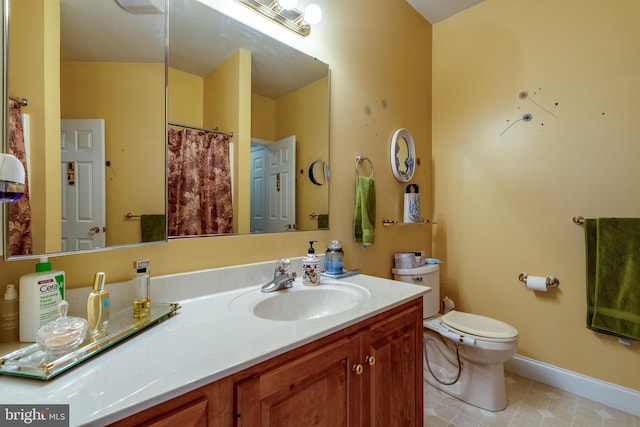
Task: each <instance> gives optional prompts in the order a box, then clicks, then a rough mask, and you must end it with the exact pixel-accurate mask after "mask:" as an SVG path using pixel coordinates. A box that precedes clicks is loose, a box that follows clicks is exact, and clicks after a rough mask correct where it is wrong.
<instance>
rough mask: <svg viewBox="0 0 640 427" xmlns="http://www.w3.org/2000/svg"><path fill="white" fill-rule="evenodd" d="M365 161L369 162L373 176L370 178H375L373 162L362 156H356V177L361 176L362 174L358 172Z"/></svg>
mask: <svg viewBox="0 0 640 427" xmlns="http://www.w3.org/2000/svg"><path fill="white" fill-rule="evenodd" d="M363 160H366V161H367V162H369V167H370V168H371V175H369V176H373V162H372V161H371V159H369V158H368V157H365V156H361V155H360V154H358V155H357V156H356V175H360V173H359V172H358V165H359V164H360V162H361V161H363Z"/></svg>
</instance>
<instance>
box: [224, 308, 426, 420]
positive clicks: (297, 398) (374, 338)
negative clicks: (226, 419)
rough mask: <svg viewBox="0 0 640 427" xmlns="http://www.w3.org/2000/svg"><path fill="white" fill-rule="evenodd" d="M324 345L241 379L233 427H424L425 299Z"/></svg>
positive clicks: (282, 358) (306, 348) (237, 385)
mask: <svg viewBox="0 0 640 427" xmlns="http://www.w3.org/2000/svg"><path fill="white" fill-rule="evenodd" d="M319 341H320V342H315V343H311V344H309V345H307V346H304V347H302V348H301V349H297V350H294V352H296V353H297V355H295V356H294V357H293V358H291V356H292V355H291V352H290V353H286V354H284V355H282V356H279V357H277V358H274V359H273V360H272V361H270V362H271V363H274V362H275V363H279V364H278V365H276V366H272V367H258V369H257V370H255V371H253V372H243V373H240V374H239V375H238V376H237V377H236V378H237V379H236V381H235V391H234V395H235V402H234V408H235V409H234V412H235V413H234V416H235V418H236V423H235V424H230V425H229V427H230V426H231V425H235V426H237V427H259V426H265V427H266V426H271V427H273V426H278V427H298V426H305V427H307V426H331V427H339V426H345V427H346V426H363V427H367V426H377V427H394V426H404V427H417V426H422V425H423V414H422V411H423V409H422V408H423V388H422V299H421V298H420V300H419V301H413V302H411V303H409V304H405V305H403V306H401V307H398V308H396V309H392V310H390V311H388V312H386V313H383V314H381V315H378V316H375V317H373V318H372V319H369V320H367V321H364V322H361V323H359V324H357V325H354V327H351V328H347V329H346V330H344V331H340V332H337V333H335V334H333V335H331V336H329V337H327V338H326V339H322V340H319ZM318 344H319V345H320V346H319V347H318ZM309 347H314V348H309ZM300 352H302V353H300ZM278 359H279V360H278ZM247 374H248V375H249V376H248V377H246V375H247Z"/></svg>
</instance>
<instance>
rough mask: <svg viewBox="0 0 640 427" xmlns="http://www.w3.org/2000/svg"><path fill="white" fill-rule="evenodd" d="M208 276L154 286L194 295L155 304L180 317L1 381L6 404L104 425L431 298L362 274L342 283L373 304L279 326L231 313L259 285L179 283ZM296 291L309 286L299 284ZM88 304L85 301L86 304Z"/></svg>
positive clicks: (163, 292)
mask: <svg viewBox="0 0 640 427" xmlns="http://www.w3.org/2000/svg"><path fill="white" fill-rule="evenodd" d="M269 268H270V267H269ZM271 271H273V270H272V269H271ZM229 272H233V270H226V274H228V273H229ZM247 274H248V275H249V276H251V275H255V274H254V273H250V274H249V273H247ZM271 274H272V273H271ZM234 275H235V279H236V280H235V282H236V283H237V278H238V276H242V275H237V274H234ZM258 276H259V275H258ZM206 277H207V276H206V275H202V274H200V275H199V276H189V274H187V275H175V276H166V279H164V281H165V282H166V283H169V282H171V283H172V285H171V286H166V288H164V289H163V287H164V286H165V283H164V282H163V278H160V280H158V281H157V288H158V289H159V290H158V291H157V292H156V290H155V289H154V286H156V283H154V284H152V289H154V291H153V292H154V293H153V294H152V297H153V296H154V295H156V293H157V294H158V295H163V296H165V297H171V296H173V297H175V296H176V295H171V294H172V293H175V292H176V291H175V289H176V288H180V287H181V286H182V289H183V290H184V294H186V295H187V296H188V299H186V298H185V299H177V298H174V299H173V300H159V299H157V298H153V299H154V300H156V301H161V302H179V303H180V305H181V307H182V308H181V309H180V310H179V311H178V314H177V315H176V316H174V317H172V318H170V319H168V320H167V321H165V322H162V323H160V324H158V325H156V326H153V327H151V328H150V329H148V330H146V331H144V332H142V333H140V334H137V335H135V336H133V337H130V338H129V339H127V340H126V341H124V342H122V343H121V344H119V345H117V346H115V347H113V348H111V349H109V350H107V351H105V352H103V353H101V354H99V355H97V356H95V357H93V358H92V359H90V360H87V361H85V362H83V363H82V364H80V365H78V366H76V367H75V368H73V369H71V370H70V371H69V372H66V373H64V374H61V375H60V376H58V377H55V378H53V379H51V380H49V381H40V380H32V379H27V378H16V377H11V376H7V375H0V403H2V404H23V405H28V404H34V405H35V404H69V405H70V406H69V412H70V425H72V426H76V425H105V424H108V423H110V422H115V421H117V420H119V419H122V418H125V417H127V416H130V415H132V414H135V413H137V412H140V411H142V410H144V409H147V408H150V407H152V406H154V405H156V404H158V403H161V402H163V401H166V400H168V399H171V398H173V397H176V396H179V395H181V394H184V393H186V392H189V391H191V390H194V389H196V388H198V387H201V386H203V385H206V384H208V383H210V382H212V381H215V380H218V379H221V378H223V377H226V376H228V375H230V374H233V373H236V372H239V371H241V370H242V369H244V368H247V367H249V366H252V365H255V364H257V363H259V362H262V361H264V360H267V359H269V358H271V357H273V356H276V355H279V354H282V353H285V352H287V351H288V350H291V349H293V348H296V347H299V346H301V345H303V344H306V343H309V342H311V341H314V340H316V339H318V338H321V337H323V336H326V335H329V334H331V333H333V332H335V331H338V330H340V329H342V328H345V327H347V326H350V325H353V324H355V323H358V322H360V321H362V320H364V319H366V318H369V317H371V316H373V315H375V314H378V313H380V312H383V311H385V310H387V309H389V308H392V307H395V306H398V305H400V304H402V303H404V302H407V301H409V300H411V299H414V298H416V297H418V296H420V295H422V294H424V293H426V292H428V291H430V288H428V287H425V286H416V285H412V284H409V283H403V282H398V281H392V280H388V279H381V278H377V277H373V276H366V275H357V276H352V277H349V278H345V279H341V280H340V281H342V282H348V283H352V284H357V285H361V286H363V287H365V288H367V289H368V290H369V291H370V293H371V297H370V298H369V299H368V300H366V301H365V302H363V303H362V304H360V305H358V306H357V307H355V308H352V309H350V310H348V311H345V312H343V313H339V314H335V315H332V316H329V317H325V318H321V319H315V320H307V321H272V320H264V319H259V318H257V317H255V316H253V315H251V314H250V313H248V312H247V313H242V312H239V311H237V310H231V309H230V308H229V304H230V302H231V301H232V300H233V299H234V298H235V297H237V296H239V295H241V294H244V293H246V292H247V291H250V290H252V289H254V290H256V291H257V292H259V287H260V285H255V286H251V287H244V288H238V289H230V290H229V289H227V290H220V289H221V288H217V292H215V293H212V294H203V295H198V294H199V293H200V294H202V291H201V290H200V291H194V290H193V288H194V287H197V284H196V285H194V286H189V285H184V286H183V284H182V283H180V282H181V281H190V280H192V279H193V282H206V280H203V278H206ZM211 278H212V276H209V279H211ZM220 279H221V278H220V277H216V278H215V280H220ZM322 281H323V283H326V284H329V283H334V284H336V283H335V282H338V283H339V282H340V281H334V280H331V279H327V278H324V277H323V278H322ZM176 282H178V283H176ZM250 283H262V282H259V281H258V282H256V281H254V282H250ZM296 286H303V285H302V284H301V283H300V281H299V279H297V280H296V282H295V284H294V287H296ZM320 286H323V285H322V284H321V285H320ZM227 287H228V286H227ZM222 288H224V286H223V287H222ZM82 298H84V294H82V297H81V298H79V299H80V300H81V299H82ZM69 299H70V298H69ZM113 299H117V297H116V298H113ZM84 301H86V299H85V300H84ZM85 304H86V302H85ZM72 306H73V304H72ZM71 314H73V313H71Z"/></svg>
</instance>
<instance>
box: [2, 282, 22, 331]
mask: <svg viewBox="0 0 640 427" xmlns="http://www.w3.org/2000/svg"><path fill="white" fill-rule="evenodd" d="M19 311H20V308H19V302H18V293H17V292H16V285H14V284H10V285H7V289H6V291H5V292H4V299H3V300H0V342H14V341H18V338H19V334H18V312H19Z"/></svg>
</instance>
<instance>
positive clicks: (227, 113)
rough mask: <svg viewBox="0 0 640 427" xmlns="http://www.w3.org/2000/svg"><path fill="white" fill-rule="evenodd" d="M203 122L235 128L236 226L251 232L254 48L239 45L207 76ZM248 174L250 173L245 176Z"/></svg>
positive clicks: (244, 231)
mask: <svg viewBox="0 0 640 427" xmlns="http://www.w3.org/2000/svg"><path fill="white" fill-rule="evenodd" d="M203 90H204V92H203V100H202V101H203V105H204V109H203V117H204V119H203V123H204V127H206V128H216V127H217V128H219V129H220V130H223V131H226V132H233V143H234V166H233V169H234V171H236V173H234V175H235V178H234V184H233V185H234V194H233V203H234V205H233V229H234V231H236V232H238V233H248V232H249V218H250V209H249V203H250V193H249V191H248V190H247V191H244V190H243V189H248V188H249V165H250V161H249V159H250V151H249V147H250V145H251V52H249V51H247V50H245V49H238V50H237V51H236V52H234V53H233V54H232V55H231V56H230V57H229V58H227V59H226V60H225V61H224V62H223V63H222V64H220V65H219V66H218V67H217V68H215V69H214V70H212V71H211V72H210V73H209V74H208V75H206V76H205V77H204V89H203ZM245 175H246V177H245Z"/></svg>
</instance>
